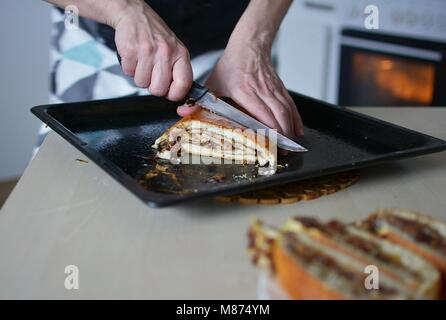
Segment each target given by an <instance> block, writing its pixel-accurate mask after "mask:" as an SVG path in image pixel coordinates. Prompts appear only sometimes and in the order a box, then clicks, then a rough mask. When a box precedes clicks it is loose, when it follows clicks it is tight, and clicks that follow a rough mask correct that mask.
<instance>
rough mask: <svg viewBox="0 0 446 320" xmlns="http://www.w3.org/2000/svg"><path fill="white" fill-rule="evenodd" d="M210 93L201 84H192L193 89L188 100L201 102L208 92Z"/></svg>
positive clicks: (188, 95)
mask: <svg viewBox="0 0 446 320" xmlns="http://www.w3.org/2000/svg"><path fill="white" fill-rule="evenodd" d="M208 91H209V89H208V88H206V87H203V86H202V85H201V84H198V83H197V82H195V81H194V82H192V87H191V88H190V90H189V93H188V94H187V96H186V98H187V99H193V100H195V101H198V100H200V99H201V98H202V97H203V96H204V95H205V94H206V93H207V92H208Z"/></svg>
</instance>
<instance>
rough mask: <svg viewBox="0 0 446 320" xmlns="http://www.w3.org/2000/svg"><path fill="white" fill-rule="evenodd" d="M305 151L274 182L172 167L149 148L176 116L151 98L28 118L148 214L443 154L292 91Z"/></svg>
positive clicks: (250, 173)
mask: <svg viewBox="0 0 446 320" xmlns="http://www.w3.org/2000/svg"><path fill="white" fill-rule="evenodd" d="M290 94H291V96H292V98H293V99H294V101H295V102H296V104H297V105H298V108H299V112H300V114H301V116H302V118H303V121H304V124H305V137H304V138H302V139H300V140H299V141H298V142H299V143H300V144H302V145H303V146H305V147H307V148H308V149H309V150H310V151H308V152H305V153H290V154H289V155H287V156H282V157H280V158H279V164H280V166H279V170H278V172H277V173H276V174H275V175H272V176H259V175H257V167H256V166H254V165H235V164H211V165H206V164H187V165H174V164H171V163H170V162H169V161H165V160H158V159H154V155H155V151H154V150H153V149H152V148H151V145H152V144H153V142H154V141H155V139H156V138H158V137H159V136H160V135H161V134H162V133H163V132H164V130H166V129H167V128H168V127H169V126H171V125H172V124H174V123H175V122H176V121H177V120H178V119H179V117H178V116H177V114H176V107H177V105H176V104H175V103H172V102H169V101H167V100H165V99H164V98H158V97H153V96H142V97H125V98H118V99H109V100H98V101H89V102H79V103H65V104H55V105H42V106H37V107H34V108H32V109H31V111H32V112H33V113H34V114H35V115H36V116H37V117H38V118H40V119H41V120H42V121H43V122H44V123H46V124H47V125H48V126H50V127H51V128H52V129H53V130H54V131H56V132H57V133H58V134H60V135H61V136H62V137H63V138H65V139H66V140H67V141H68V142H70V143H71V144H72V145H74V146H75V147H76V148H77V149H79V150H80V151H81V152H83V153H84V154H85V155H86V156H87V157H88V158H90V160H92V161H93V162H95V163H96V164H97V165H99V166H100V167H101V168H102V169H103V170H105V171H106V172H107V173H109V174H110V175H111V176H112V177H113V178H115V179H116V180H117V181H118V182H119V183H121V184H122V185H123V186H124V187H125V188H127V189H128V190H129V191H131V192H132V193H134V194H135V195H136V196H137V197H139V198H140V199H141V200H142V201H144V202H145V203H146V204H148V205H149V206H152V207H164V206H169V205H174V204H179V203H183V202H186V201H192V200H198V199H205V198H212V197H214V196H219V195H227V194H233V193H240V192H245V191H252V190H255V189H259V188H265V187H269V186H273V185H278V184H282V183H286V182H290V181H296V180H301V179H307V178H311V177H316V176H322V175H327V174H331V173H335V172H341V171H347V170H351V169H356V168H361V167H367V166H371V165H376V164H379V163H383V162H385V161H390V160H397V159H403V158H408V157H414V156H419V155H423V154H428V153H433V152H439V151H442V150H445V149H446V142H445V141H443V140H440V139H436V138H433V137H431V136H427V135H425V134H421V133H418V132H415V131H412V130H409V129H406V128H402V127H399V126H396V125H393V124H390V123H387V122H384V121H381V120H377V119H374V118H372V117H368V116H365V115H362V114H359V113H357V112H353V111H349V110H346V109H341V108H338V107H336V106H334V105H330V104H328V103H324V102H322V101H318V100H315V99H312V98H309V97H306V96H303V95H300V94H297V93H294V92H290Z"/></svg>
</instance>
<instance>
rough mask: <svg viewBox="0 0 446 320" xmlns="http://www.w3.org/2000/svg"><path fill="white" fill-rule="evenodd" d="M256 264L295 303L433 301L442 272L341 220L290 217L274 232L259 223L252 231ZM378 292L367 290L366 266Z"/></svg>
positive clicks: (250, 250) (256, 221)
mask: <svg viewBox="0 0 446 320" xmlns="http://www.w3.org/2000/svg"><path fill="white" fill-rule="evenodd" d="M249 239H250V243H249V252H250V254H251V256H252V257H253V261H254V263H256V264H257V265H259V266H261V267H262V268H266V269H267V270H269V271H270V272H272V274H273V275H274V276H275V278H276V279H277V281H278V282H279V284H280V286H281V287H282V288H283V289H285V291H286V292H287V293H288V294H289V296H290V297H291V298H293V299H408V298H410V299H433V298H437V297H438V294H439V274H438V271H437V270H436V269H435V268H434V267H433V266H432V265H430V264H429V263H428V262H427V261H425V260H424V259H422V258H421V257H419V256H417V255H415V254H413V253H412V252H410V251H408V250H405V249H404V248H401V247H399V246H397V245H394V244H392V243H390V242H388V241H386V240H383V239H381V238H379V237H376V236H374V235H371V234H370V233H368V232H366V231H364V230H361V229H359V228H357V227H355V226H351V225H345V224H343V223H341V222H330V223H325V224H324V223H320V222H318V221H317V220H315V219H312V218H295V219H290V220H289V221H288V222H287V223H285V224H284V226H283V227H282V228H279V229H275V228H271V227H267V226H265V225H264V224H263V223H262V222H261V221H258V220H255V221H254V222H253V223H252V225H251V228H250V232H249ZM370 265H373V266H376V267H377V268H378V270H379V289H377V290H375V289H367V288H366V286H365V283H364V281H365V278H366V277H367V276H368V273H366V272H365V268H366V267H367V266H370Z"/></svg>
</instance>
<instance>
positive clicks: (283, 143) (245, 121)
mask: <svg viewBox="0 0 446 320" xmlns="http://www.w3.org/2000/svg"><path fill="white" fill-rule="evenodd" d="M116 56H117V58H118V61H119V64H121V56H120V55H119V53H117V54H116ZM187 99H193V100H194V101H196V102H197V103H199V104H200V105H201V106H202V107H204V108H205V109H208V110H210V111H212V112H215V113H216V114H218V115H221V116H223V117H225V118H228V119H230V120H232V121H235V122H237V123H239V124H241V125H242V126H244V127H246V128H249V129H253V130H257V129H263V130H265V132H266V133H267V135H268V132H269V130H271V128H269V127H267V126H265V125H264V124H263V123H261V122H260V121H257V120H256V119H254V118H253V117H250V116H249V115H247V114H246V113H244V112H242V111H240V110H238V109H237V108H235V107H233V106H231V105H230V104H229V103H226V102H224V101H223V100H221V99H218V98H217V97H216V96H215V95H213V94H212V93H211V92H209V89H208V88H206V87H203V86H202V85H200V84H198V83H197V82H195V81H193V82H192V87H191V89H190V90H189V93H188V94H187V95H186V100H187ZM277 145H278V146H279V148H282V149H285V150H288V151H293V152H306V151H308V149H306V148H304V147H302V146H301V145H300V144H298V143H296V142H294V141H293V140H291V139H289V138H287V137H285V136H284V135H281V134H280V133H278V132H277Z"/></svg>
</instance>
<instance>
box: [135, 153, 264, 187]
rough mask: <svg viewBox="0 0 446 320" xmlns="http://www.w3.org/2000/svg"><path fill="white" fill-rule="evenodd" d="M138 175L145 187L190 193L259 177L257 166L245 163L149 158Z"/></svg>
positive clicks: (140, 182)
mask: <svg viewBox="0 0 446 320" xmlns="http://www.w3.org/2000/svg"><path fill="white" fill-rule="evenodd" d="M137 176H138V177H139V178H138V181H139V184H140V185H141V186H143V187H144V188H146V189H148V190H151V191H156V192H162V193H171V194H190V193H195V192H199V191H203V190H209V189H212V188H215V187H217V186H222V185H228V184H229V185H230V184H233V183H238V182H242V181H250V180H252V179H255V178H256V177H257V176H258V167H257V166H256V165H243V164H232V165H231V164H173V163H171V162H170V161H168V160H163V159H150V160H148V165H147V167H146V168H145V169H143V170H141V171H140V172H139V173H138V174H137Z"/></svg>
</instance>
